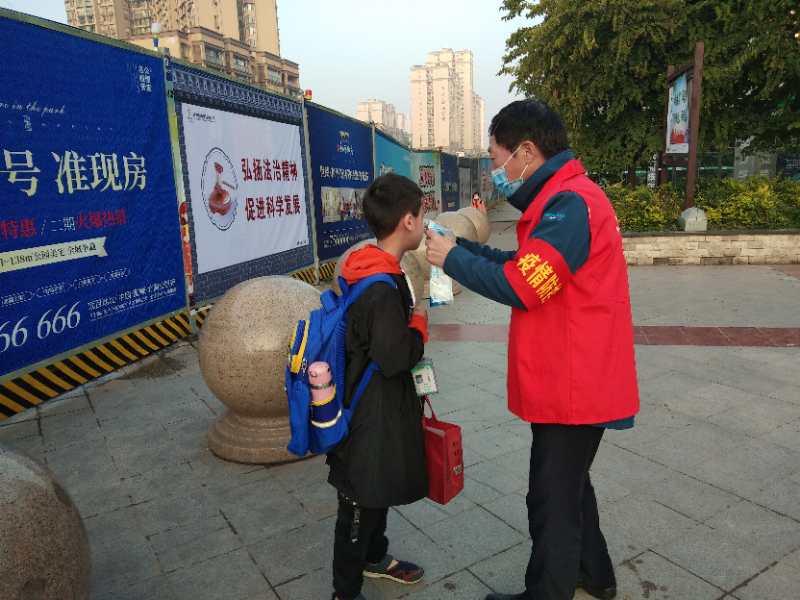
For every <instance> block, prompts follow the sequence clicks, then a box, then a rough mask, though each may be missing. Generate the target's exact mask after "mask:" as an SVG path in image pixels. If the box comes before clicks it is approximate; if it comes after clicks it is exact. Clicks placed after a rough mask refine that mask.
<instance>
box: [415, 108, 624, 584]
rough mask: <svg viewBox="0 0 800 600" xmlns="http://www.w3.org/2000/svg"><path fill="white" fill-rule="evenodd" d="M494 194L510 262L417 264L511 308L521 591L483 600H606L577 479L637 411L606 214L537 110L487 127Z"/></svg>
mask: <svg viewBox="0 0 800 600" xmlns="http://www.w3.org/2000/svg"><path fill="white" fill-rule="evenodd" d="M489 134H490V136H491V137H490V145H489V154H490V155H491V158H492V163H493V167H494V170H493V171H492V180H493V181H494V184H495V187H496V188H497V190H498V191H499V192H500V193H501V194H503V195H505V196H506V198H507V199H508V201H509V202H510V203H511V204H512V205H513V206H514V207H516V208H517V209H519V210H520V211H522V217H521V218H520V220H519V222H518V223H517V241H518V244H519V245H518V248H519V249H518V250H516V251H511V252H505V251H501V250H496V249H494V248H490V247H488V246H483V245H481V244H476V243H474V242H470V241H467V240H464V239H458V240H457V242H453V241H451V240H448V239H447V238H445V237H443V236H441V235H438V234H435V233H433V232H428V234H427V235H428V241H427V247H428V260H429V261H430V263H431V264H433V265H437V266H440V267H443V268H444V270H445V272H446V273H447V274H448V275H450V276H451V277H452V278H453V279H455V280H456V281H458V282H459V283H461V284H462V285H464V286H466V287H467V288H469V289H471V290H473V291H474V292H477V293H478V294H481V295H482V296H485V297H487V298H490V299H492V300H495V301H497V302H500V303H502V304H506V305H509V306H511V307H512V310H511V324H510V327H509V341H508V386H507V390H508V408H509V410H510V411H511V412H513V413H514V414H515V415H517V416H518V417H519V418H521V419H523V420H525V421H527V422H529V423H530V424H531V429H532V430H533V442H532V444H531V460H530V480H529V491H528V496H527V504H528V522H529V526H530V534H531V540H532V544H533V548H532V553H531V558H530V561H529V562H528V568H527V571H526V574H525V591H524V592H522V593H519V594H510V595H509V594H497V593H493V594H489V595H488V596H486V600H567V599H571V598H572V596H573V594H574V592H575V588H576V587H582V588H583V589H584V590H585V591H586V592H587V593H589V594H590V595H591V596H593V597H595V598H607V599H610V598H614V596H615V595H616V578H615V576H614V568H613V566H612V563H611V558H610V557H609V555H608V548H607V547H606V541H605V538H604V537H603V533H602V532H601V530H600V523H599V518H598V513H597V500H596V498H595V494H594V489H593V487H592V484H591V480H590V477H589V469H590V467H591V465H592V461H593V460H594V457H595V454H596V452H597V449H598V447H599V445H600V440H601V439H602V437H603V433H604V432H605V430H606V429H609V428H611V429H627V428H630V427H633V418H634V415H635V414H636V413H637V412H638V410H639V392H638V388H637V384H636V365H635V357H634V350H633V323H632V319H631V305H630V293H629V290H628V272H627V266H626V263H625V258H624V256H623V253H622V236H621V234H620V230H619V226H618V224H617V218H616V215H615V214H614V209H613V207H612V206H611V203H610V202H609V200H608V198H607V197H606V195H605V193H604V192H603V190H602V189H601V188H600V187H599V186H597V185H596V184H595V183H594V182H592V181H591V180H590V179H589V178H588V177H587V176H586V171H585V169H584V168H583V165H581V163H580V162H579V161H578V160H576V159H575V158H574V155H573V153H572V152H571V151H570V150H569V149H568V146H567V134H566V130H565V129H564V125H563V123H562V121H561V119H560V117H559V116H558V115H557V114H556V113H555V112H553V111H552V110H551V109H550V108H549V107H548V106H547V105H546V104H544V103H542V102H539V101H537V100H520V101H517V102H512V103H511V104H509V105H508V106H506V107H505V108H503V109H502V110H501V111H500V112H499V113H498V114H497V115H496V116H495V117H494V119H492V123H491V126H490V128H489Z"/></svg>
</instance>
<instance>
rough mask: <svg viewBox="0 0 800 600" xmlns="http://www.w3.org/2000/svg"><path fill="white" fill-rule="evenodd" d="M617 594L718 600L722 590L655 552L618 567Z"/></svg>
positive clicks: (632, 599)
mask: <svg viewBox="0 0 800 600" xmlns="http://www.w3.org/2000/svg"><path fill="white" fill-rule="evenodd" d="M617 590H618V597H621V598H624V599H625V600H677V599H680V600H684V599H685V600H689V599H691V600H717V599H718V598H720V597H721V596H723V595H724V593H723V591H722V590H720V589H719V588H717V587H714V586H713V585H711V584H710V583H708V582H706V581H703V580H702V579H700V578H698V577H696V576H694V575H692V574H691V573H689V572H688V571H686V570H684V569H682V568H680V567H678V566H676V565H674V564H672V563H671V562H669V561H667V560H665V559H664V558H662V557H661V556H658V555H657V554H654V553H652V552H645V553H644V554H642V555H640V556H639V557H637V558H634V559H632V560H629V561H627V562H626V563H624V564H623V565H621V566H620V567H619V568H618V569H617Z"/></svg>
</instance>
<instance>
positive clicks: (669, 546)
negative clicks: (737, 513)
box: [653, 525, 772, 590]
mask: <svg viewBox="0 0 800 600" xmlns="http://www.w3.org/2000/svg"><path fill="white" fill-rule="evenodd" d="M653 549H654V550H655V551H656V552H657V553H658V554H660V555H661V556H663V557H665V558H668V559H669V560H670V561H672V562H674V563H675V564H677V565H680V566H681V567H683V568H684V569H686V570H687V571H689V572H691V573H693V574H694V575H696V576H698V577H700V578H701V579H704V580H705V581H708V582H710V583H712V584H714V585H715V586H717V587H719V588H722V589H724V590H732V589H734V588H735V587H737V586H738V585H740V584H741V583H743V582H745V581H747V580H748V579H751V578H752V577H753V576H754V575H755V574H756V573H758V572H759V571H761V570H762V569H764V568H765V567H766V566H767V565H769V564H770V563H771V562H772V560H771V559H770V558H768V557H766V556H765V555H764V554H762V553H760V552H759V551H758V550H757V549H756V548H754V547H753V546H750V545H747V544H746V543H743V541H742V539H740V538H737V537H734V536H732V535H730V533H729V532H728V531H726V530H715V529H712V528H710V527H708V526H707V525H697V526H696V527H695V528H694V529H692V530H691V531H688V532H687V533H685V534H684V535H683V536H681V537H680V538H678V539H675V540H673V541H671V542H669V543H666V544H658V545H656V546H655V547H654V548H653Z"/></svg>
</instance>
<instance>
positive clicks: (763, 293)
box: [0, 209, 800, 600]
mask: <svg viewBox="0 0 800 600" xmlns="http://www.w3.org/2000/svg"><path fill="white" fill-rule="evenodd" d="M514 217H515V215H514V211H513V210H508V209H501V210H499V211H497V212H496V213H495V215H494V219H495V221H496V222H495V223H494V225H493V229H494V234H493V240H492V243H494V244H495V245H498V246H501V247H506V248H511V247H513V243H514V237H513V223H512V222H511V219H513V218H514ZM630 277H631V287H632V296H633V306H634V323H635V325H636V326H637V330H636V335H637V348H636V353H637V365H638V374H639V382H640V387H641V396H642V410H641V413H640V415H639V416H638V418H637V423H636V427H635V428H634V429H633V430H630V431H609V432H607V433H606V435H605V437H604V441H603V443H602V445H601V449H600V451H599V454H598V456H597V459H596V461H595V465H594V468H593V476H594V482H595V487H596V489H597V493H598V497H599V503H600V511H601V524H602V526H603V528H604V531H605V534H606V537H607V540H608V543H609V547H610V551H611V554H612V557H613V559H614V562H615V564H616V568H617V577H618V580H619V592H620V593H619V595H618V598H621V599H624V600H638V599H647V600H667V599H669V600H714V599H723V598H724V599H728V600H784V599H796V598H798V597H800V269H798V268H796V267H779V266H776V267H769V266H763V267H756V266H741V267H739V266H736V267H666V266H659V267H636V268H632V269H631V270H630ZM431 317H432V323H434V326H433V327H432V340H434V341H432V342H431V343H430V344H429V345H428V348H427V354H428V355H429V356H430V357H432V358H433V359H434V361H435V364H436V367H437V371H438V374H439V380H440V387H441V388H442V390H443V391H442V393H441V394H439V395H438V396H436V397H435V398H434V399H433V402H434V406H435V408H436V410H437V414H438V416H439V417H440V418H444V419H446V420H448V421H452V422H455V423H458V424H460V425H461V427H462V428H463V439H464V452H465V463H466V484H465V489H464V491H463V493H462V494H461V495H460V496H459V497H457V498H456V499H455V500H454V501H452V502H451V503H450V504H448V505H447V506H439V505H436V504H434V503H432V502H429V501H422V502H418V503H416V504H414V505H411V506H404V507H398V508H396V509H392V510H391V511H390V517H389V536H390V540H391V547H390V552H392V553H394V554H395V555H398V556H400V557H403V558H406V557H407V558H409V559H412V560H415V561H418V562H419V563H421V564H422V565H423V566H424V567H425V569H426V577H425V580H424V583H422V584H420V585H418V586H415V587H413V588H409V587H404V586H400V585H396V584H389V583H384V582H380V583H375V582H372V581H368V582H367V583H366V586H365V589H364V595H365V596H366V597H367V599H368V600H388V599H391V598H402V597H407V598H413V599H415V600H423V599H425V600H468V599H469V600H475V599H479V600H482V599H483V596H484V595H485V594H486V593H487V592H489V591H492V590H497V591H509V592H510V591H519V590H520V589H521V588H522V583H523V574H524V569H525V564H526V562H527V558H528V553H529V551H530V540H529V536H528V533H527V519H526V512H525V511H526V509H525V493H526V490H527V485H528V482H527V472H528V459H529V449H530V441H531V439H530V438H531V432H530V428H529V427H528V425H526V424H525V423H522V422H520V421H519V420H518V419H516V418H515V417H514V416H513V415H511V414H510V413H509V412H508V411H507V409H506V405H505V365H506V348H505V343H504V339H505V335H506V334H505V330H506V326H507V323H508V318H509V311H508V309H505V308H503V307H500V306H498V305H496V304H493V303H491V302H489V301H486V300H484V299H482V298H480V297H478V296H476V295H474V294H472V293H470V292H468V291H465V292H464V293H462V294H461V295H460V296H458V297H457V299H456V301H455V303H454V304H453V305H452V306H450V307H445V308H441V309H435V310H433V311H431ZM541 348H542V352H546V351H547V350H546V340H542V341H541ZM222 411H223V406H222V405H221V404H220V402H219V401H218V400H216V399H215V398H214V396H213V395H212V394H211V392H210V391H209V390H208V388H207V387H206V385H205V384H204V382H203V379H202V376H201V374H200V370H199V366H198V361H197V352H196V342H194V341H189V342H183V343H180V344H178V345H176V346H174V347H173V348H171V349H169V350H168V351H166V352H163V353H161V354H159V355H157V356H154V357H151V358H149V359H147V360H144V361H142V362H141V363H139V364H137V365H134V366H132V367H129V368H127V369H126V370H123V371H121V372H120V373H118V374H116V375H115V376H114V377H111V378H107V379H105V380H101V381H98V382H95V383H93V384H90V385H89V386H87V387H85V388H82V389H79V390H76V391H74V392H73V393H70V394H68V395H67V396H66V397H64V398H62V399H58V400H56V401H52V402H49V403H47V404H46V405H43V406H41V407H39V408H38V409H37V410H35V411H30V412H28V413H24V414H21V415H18V416H16V417H14V418H13V419H10V420H8V421H4V422H2V423H0V443H3V444H5V445H8V446H10V447H12V448H15V449H19V450H23V451H25V452H27V453H28V454H30V455H31V456H33V457H34V458H36V459H37V460H39V461H42V462H44V463H46V464H47V465H48V466H49V467H50V469H52V470H53V471H54V473H55V474H56V476H57V477H58V478H59V480H60V481H61V482H62V483H63V485H64V487H65V488H66V489H67V490H68V492H69V493H70V494H71V496H72V497H73V499H74V500H75V502H76V504H77V506H78V507H79V509H80V512H81V514H82V516H83V519H84V522H85V525H86V528H87V531H88V534H89V539H90V544H91V548H92V565H93V574H92V579H93V581H92V589H93V595H92V598H93V599H96V600H111V599H114V600H178V599H186V600H274V599H281V600H323V599H325V600H327V598H329V597H330V591H331V583H330V580H331V573H330V564H331V556H332V543H333V527H334V521H335V513H336V496H335V493H334V490H333V488H331V487H330V486H329V485H328V484H327V483H326V481H325V479H326V475H327V469H326V467H325V464H324V459H323V458H319V457H317V458H311V459H308V460H304V461H300V462H296V463H291V464H286V465H281V466H275V467H264V466H259V465H240V464H232V463H228V462H225V461H222V460H219V459H217V458H216V457H214V456H213V455H212V454H211V453H210V452H209V451H208V449H207V446H206V440H205V435H206V431H207V430H208V427H209V425H210V424H211V423H212V422H213V420H214V419H216V418H217V417H218V416H219V415H220V414H221V413H222ZM575 597H576V598H578V599H582V600H586V599H587V598H588V596H586V595H584V594H583V593H582V592H578V593H576V596H575Z"/></svg>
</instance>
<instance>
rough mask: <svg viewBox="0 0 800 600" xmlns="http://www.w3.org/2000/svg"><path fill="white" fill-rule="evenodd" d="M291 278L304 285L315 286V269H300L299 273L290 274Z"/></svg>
mask: <svg viewBox="0 0 800 600" xmlns="http://www.w3.org/2000/svg"><path fill="white" fill-rule="evenodd" d="M292 277H294V278H295V279H299V280H301V281H305V282H306V283H310V284H311V285H316V283H317V269H316V268H315V267H313V266H312V267H308V268H306V269H301V270H300V271H295V272H294V273H292Z"/></svg>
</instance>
